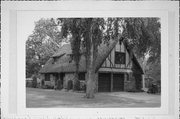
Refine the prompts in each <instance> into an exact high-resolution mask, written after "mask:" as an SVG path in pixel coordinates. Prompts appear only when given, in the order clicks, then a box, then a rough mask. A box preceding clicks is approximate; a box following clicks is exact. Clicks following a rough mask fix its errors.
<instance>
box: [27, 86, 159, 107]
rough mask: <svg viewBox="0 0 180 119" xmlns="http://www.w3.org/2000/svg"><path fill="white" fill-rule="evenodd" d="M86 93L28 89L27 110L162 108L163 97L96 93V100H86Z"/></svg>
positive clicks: (122, 93) (143, 94) (123, 93)
mask: <svg viewBox="0 0 180 119" xmlns="http://www.w3.org/2000/svg"><path fill="white" fill-rule="evenodd" d="M84 95H85V93H77V92H72V91H69V92H66V91H55V90H50V89H38V88H27V89H26V106H27V108H43V107H45V108H64V107H65V108H71V107H72V108H75V107H78V108H103V107H104V108H107V107H117V108H126V107H130V108H133V107H136V108H137V107H160V105H161V96H160V95H154V94H147V93H130V92H108V93H96V94H95V98H94V99H87V98H84Z"/></svg>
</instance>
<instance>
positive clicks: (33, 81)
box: [32, 76, 37, 88]
mask: <svg viewBox="0 0 180 119" xmlns="http://www.w3.org/2000/svg"><path fill="white" fill-rule="evenodd" d="M32 79H33V80H32V87H33V88H37V78H36V76H33V77H32Z"/></svg>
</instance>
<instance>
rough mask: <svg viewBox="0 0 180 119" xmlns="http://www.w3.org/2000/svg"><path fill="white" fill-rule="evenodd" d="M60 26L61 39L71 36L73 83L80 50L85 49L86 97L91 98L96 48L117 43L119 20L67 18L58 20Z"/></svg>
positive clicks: (93, 86) (93, 88) (93, 84)
mask: <svg viewBox="0 0 180 119" xmlns="http://www.w3.org/2000/svg"><path fill="white" fill-rule="evenodd" d="M58 21H59V24H60V26H61V28H62V29H61V32H62V37H67V36H69V35H71V36H72V41H71V47H72V52H73V58H74V61H75V62H76V73H75V76H76V78H75V80H74V81H75V82H76V80H77V76H78V69H79V68H78V67H79V60H80V55H81V50H80V49H81V48H84V49H85V56H86V69H87V75H86V97H87V98H93V97H94V92H95V87H96V85H95V82H96V79H95V73H96V65H95V62H96V60H97V55H98V54H97V53H98V46H99V45H100V44H101V43H102V42H105V43H106V44H107V45H108V42H109V40H110V39H115V40H114V41H113V42H117V40H118V35H120V33H118V32H119V26H118V25H119V23H118V21H120V19H119V18H108V19H105V18H68V19H62V18H59V19H58Z"/></svg>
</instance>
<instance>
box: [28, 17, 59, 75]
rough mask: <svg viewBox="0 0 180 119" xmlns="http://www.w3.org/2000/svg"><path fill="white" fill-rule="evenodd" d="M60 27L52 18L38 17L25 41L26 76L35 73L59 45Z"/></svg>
mask: <svg viewBox="0 0 180 119" xmlns="http://www.w3.org/2000/svg"><path fill="white" fill-rule="evenodd" d="M59 37H60V29H59V28H58V26H57V23H56V22H55V20H54V19H40V20H39V21H37V22H36V23H35V28H34V31H33V33H32V34H31V35H30V36H29V37H28V40H27V41H26V77H31V76H32V75H33V74H37V73H38V72H39V70H40V69H41V67H42V65H44V64H45V62H46V61H47V60H48V59H49V58H50V56H51V55H52V54H54V52H56V51H57V50H58V48H59V47H60V45H59V44H60V43H61V40H60V39H59Z"/></svg>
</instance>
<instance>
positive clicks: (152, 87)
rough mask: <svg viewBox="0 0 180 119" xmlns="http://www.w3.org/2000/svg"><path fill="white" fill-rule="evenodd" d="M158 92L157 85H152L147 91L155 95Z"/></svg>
mask: <svg viewBox="0 0 180 119" xmlns="http://www.w3.org/2000/svg"><path fill="white" fill-rule="evenodd" d="M158 92H159V91H158V86H157V85H156V84H152V85H151V86H150V87H149V89H148V91H147V93H152V94H155V93H158Z"/></svg>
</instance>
